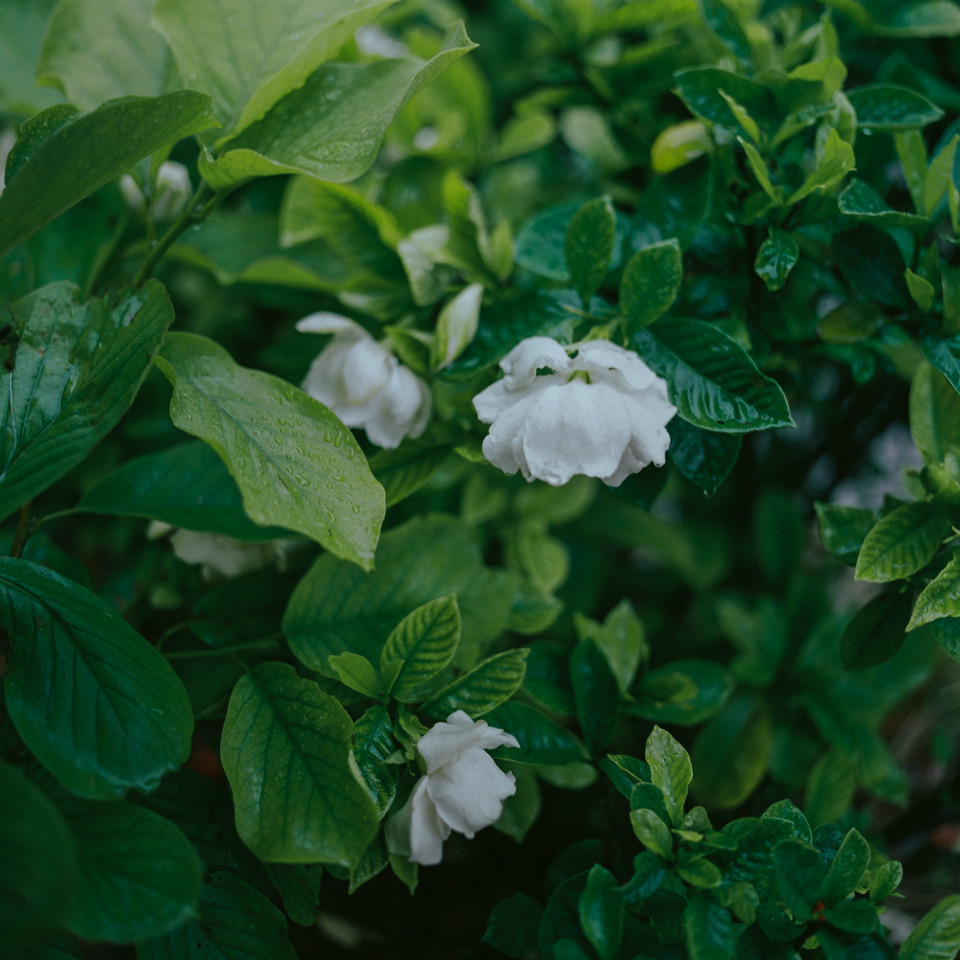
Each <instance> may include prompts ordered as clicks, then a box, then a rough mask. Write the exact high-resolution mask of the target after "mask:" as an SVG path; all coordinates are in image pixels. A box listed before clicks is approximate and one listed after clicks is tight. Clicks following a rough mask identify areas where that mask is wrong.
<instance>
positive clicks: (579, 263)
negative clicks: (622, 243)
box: [563, 197, 617, 308]
mask: <svg viewBox="0 0 960 960" xmlns="http://www.w3.org/2000/svg"><path fill="white" fill-rule="evenodd" d="M616 229H617V215H616V212H615V211H614V209H613V202H612V201H611V200H610V198H609V197H596V198H595V199H593V200H588V201H587V202H586V203H585V204H584V205H583V206H582V207H580V209H579V210H577V212H576V213H575V214H574V215H573V219H572V220H571V221H570V226H569V227H567V233H566V237H565V238H564V244H563V251H564V259H565V261H566V265H567V271H568V273H569V274H570V280H571V282H572V283H573V288H574V289H575V290H576V291H577V293H579V294H580V299H581V300H582V301H583V304H584V307H585V308H589V304H590V298H591V297H592V296H593V295H594V294H595V293H596V292H597V291H598V290H599V289H600V285H601V284H602V283H603V280H604V277H606V275H607V271H608V270H609V269H610V261H611V259H612V258H613V247H614V238H615V235H616Z"/></svg>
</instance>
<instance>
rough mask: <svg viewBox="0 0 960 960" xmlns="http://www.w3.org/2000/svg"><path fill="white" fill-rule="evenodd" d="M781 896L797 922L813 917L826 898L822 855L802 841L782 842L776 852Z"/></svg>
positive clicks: (774, 852) (775, 859) (774, 850)
mask: <svg viewBox="0 0 960 960" xmlns="http://www.w3.org/2000/svg"><path fill="white" fill-rule="evenodd" d="M773 859H774V862H775V863H776V865H777V883H778V885H779V889H780V896H781V898H782V899H783V900H785V901H786V904H787V906H788V907H789V908H790V910H791V912H792V913H793V915H794V917H795V918H796V919H798V920H802V919H807V918H809V917H811V916H812V915H813V909H814V905H815V904H816V902H817V901H818V900H821V899H822V898H823V889H824V880H825V877H826V870H825V869H824V867H823V861H822V860H821V859H820V854H819V853H817V851H816V850H814V849H813V847H810V846H808V845H807V844H805V843H801V842H800V841H799V840H782V841H781V842H780V843H778V844H777V845H776V847H774V849H773Z"/></svg>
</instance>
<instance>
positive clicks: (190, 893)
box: [59, 798, 203, 943]
mask: <svg viewBox="0 0 960 960" xmlns="http://www.w3.org/2000/svg"><path fill="white" fill-rule="evenodd" d="M59 806H60V810H61V812H62V813H63V815H64V817H65V818H66V821H67V824H68V825H69V827H70V831H71V833H72V834H73V836H74V839H75V840H76V844H77V853H78V861H77V862H78V867H79V870H78V878H77V879H78V882H77V885H76V887H75V888H74V896H73V898H72V899H71V901H70V908H69V910H68V911H67V917H66V925H67V927H68V928H69V929H70V930H71V931H72V932H73V933H75V934H77V936H79V937H83V938H84V939H85V940H110V941H112V942H114V943H125V942H128V941H131V940H146V939H148V938H150V937H156V936H160V935H161V934H164V933H167V932H168V931H170V930H174V929H175V928H177V927H179V926H181V925H182V924H184V923H186V922H187V921H188V920H190V919H192V918H193V917H194V916H195V913H196V906H197V897H198V895H199V893H200V876H201V874H202V873H203V864H202V863H201V862H200V858H199V857H198V856H197V855H196V853H194V850H193V847H192V846H191V845H190V841H189V840H187V838H186V837H185V836H184V835H183V834H182V833H181V832H180V831H179V830H178V829H177V828H176V827H175V826H174V825H173V824H172V823H171V822H170V821H169V820H167V819H165V818H164V817H161V816H158V815H157V814H156V813H153V812H152V811H150V810H146V809H144V808H143V807H139V806H136V805H135V804H132V803H124V802H111V803H104V802H102V801H95V800H80V799H75V798H64V799H63V800H62V801H61V802H60V804H59Z"/></svg>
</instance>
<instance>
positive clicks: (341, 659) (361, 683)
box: [329, 650, 380, 699]
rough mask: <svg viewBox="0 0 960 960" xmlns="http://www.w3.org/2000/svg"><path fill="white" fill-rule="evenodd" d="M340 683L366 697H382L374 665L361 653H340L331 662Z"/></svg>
mask: <svg viewBox="0 0 960 960" xmlns="http://www.w3.org/2000/svg"><path fill="white" fill-rule="evenodd" d="M329 663H330V666H331V667H332V668H333V670H334V672H335V673H336V675H337V677H338V678H339V680H340V682H341V683H342V684H344V685H345V686H348V687H349V688H350V689H351V690H356V691H357V692H358V693H362V694H363V695H364V696H365V697H373V698H375V699H379V697H380V681H379V679H378V678H377V671H376V670H375V669H374V667H373V664H372V663H371V662H370V661H369V660H368V659H367V658H366V657H362V656H361V655H360V654H359V653H350V651H349V650H348V651H346V652H344V653H338V654H337V655H336V656H335V657H331V658H330V660H329Z"/></svg>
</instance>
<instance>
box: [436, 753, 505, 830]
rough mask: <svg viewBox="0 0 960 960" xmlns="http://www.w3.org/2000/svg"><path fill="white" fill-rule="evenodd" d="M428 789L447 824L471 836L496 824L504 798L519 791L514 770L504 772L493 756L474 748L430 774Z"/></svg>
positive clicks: (501, 810)
mask: <svg viewBox="0 0 960 960" xmlns="http://www.w3.org/2000/svg"><path fill="white" fill-rule="evenodd" d="M427 792H428V793H429V795H430V799H431V800H432V801H433V803H434V804H435V805H436V809H437V811H438V812H439V814H440V817H441V819H442V820H443V822H444V823H448V824H449V825H450V826H451V827H453V829H454V830H456V831H457V833H462V834H463V835H464V836H466V837H472V836H473V835H474V834H475V833H476V832H477V831H478V830H482V829H483V828H484V827H489V826H490V825H491V824H493V823H496V821H497V819H498V818H499V817H500V814H501V813H502V812H503V801H504V800H506V798H507V797H512V796H513V795H514V794H515V793H516V792H517V785H516V781H515V778H514V776H513V774H512V773H504V772H503V771H502V770H501V769H500V768H499V767H498V766H497V765H496V763H494V761H493V757H491V756H490V754H488V753H486V751H484V750H483V749H481V748H480V747H472V748H470V749H469V750H466V751H465V752H464V753H462V754H460V756H458V757H457V759H456V761H455V762H452V763H448V764H445V765H444V766H443V767H441V768H440V769H439V770H437V771H436V772H435V773H432V774H430V776H428V777H427Z"/></svg>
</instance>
